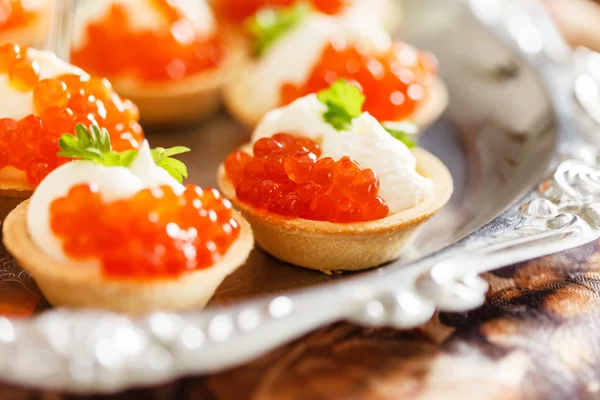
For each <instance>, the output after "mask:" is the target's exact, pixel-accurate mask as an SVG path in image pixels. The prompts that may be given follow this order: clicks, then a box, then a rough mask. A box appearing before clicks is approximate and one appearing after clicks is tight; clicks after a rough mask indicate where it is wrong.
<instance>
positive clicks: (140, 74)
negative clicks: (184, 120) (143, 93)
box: [71, 0, 226, 81]
mask: <svg viewBox="0 0 600 400" xmlns="http://www.w3.org/2000/svg"><path fill="white" fill-rule="evenodd" d="M147 1H149V2H150V3H151V4H152V5H153V6H154V7H155V8H156V9H157V10H159V11H160V12H161V14H162V15H163V16H164V18H165V22H166V24H165V26H161V27H156V28H155V29H153V30H142V31H139V30H135V29H133V28H132V23H131V21H130V19H129V15H128V14H127V10H126V9H125V7H124V6H123V5H120V4H113V5H112V6H111V8H110V10H109V12H108V14H107V15H106V17H105V18H104V19H102V20H101V21H98V22H95V23H91V24H90V25H88V26H87V41H86V43H85V45H84V46H83V47H81V48H79V49H75V50H73V51H72V53H71V60H72V61H73V63H74V64H76V65H78V66H80V67H82V68H84V69H86V70H87V71H90V72H92V73H94V74H98V75H104V76H109V77H115V76H119V77H123V76H126V77H133V78H135V79H139V80H143V81H165V80H178V79H182V78H185V77H187V76H190V75H193V74H196V73H199V72H202V71H205V70H207V69H211V68H215V67H217V66H218V65H219V64H220V63H221V61H223V59H224V58H225V56H226V49H225V46H224V45H223V43H222V41H221V39H220V37H219V35H218V34H214V35H210V36H203V35H201V34H199V33H198V32H197V30H196V28H195V26H194V25H193V24H192V22H190V21H189V20H188V19H186V18H185V16H184V15H183V13H182V12H181V11H180V10H179V9H178V8H175V7H173V6H171V5H170V4H169V1H168V0H147ZM107 54H110V57H107Z"/></svg>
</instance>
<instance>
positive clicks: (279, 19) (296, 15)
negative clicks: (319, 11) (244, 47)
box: [245, 2, 311, 56]
mask: <svg viewBox="0 0 600 400" xmlns="http://www.w3.org/2000/svg"><path fill="white" fill-rule="evenodd" d="M310 10H311V7H310V5H308V4H306V3H303V2H300V3H298V4H295V5H293V6H290V7H284V8H264V9H262V10H260V11H258V12H257V13H256V14H254V15H253V16H252V17H249V18H248V20H246V22H245V25H246V29H247V30H248V32H250V34H251V35H252V36H253V37H254V40H255V43H254V53H255V54H256V55H258V56H260V55H261V54H263V53H264V52H265V50H266V49H267V48H268V47H269V46H271V45H272V44H273V43H275V41H276V40H277V39H279V37H280V36H281V35H282V34H284V33H285V32H286V31H288V30H289V29H291V28H292V27H293V26H294V25H296V24H297V23H299V22H300V21H302V20H303V19H304V18H305V17H306V16H307V15H308V13H309V12H310Z"/></svg>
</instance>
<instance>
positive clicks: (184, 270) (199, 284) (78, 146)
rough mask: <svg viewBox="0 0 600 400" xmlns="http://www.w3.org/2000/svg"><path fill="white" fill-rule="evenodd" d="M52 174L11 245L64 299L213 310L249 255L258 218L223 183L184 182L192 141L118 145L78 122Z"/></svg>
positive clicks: (133, 308) (55, 298) (127, 307)
mask: <svg viewBox="0 0 600 400" xmlns="http://www.w3.org/2000/svg"><path fill="white" fill-rule="evenodd" d="M75 129H76V131H77V135H76V136H71V135H64V136H63V137H61V139H60V148H61V154H62V155H63V156H65V157H68V158H79V159H82V160H81V161H72V162H69V163H66V164H64V165H62V166H60V167H59V168H57V169H55V170H54V171H52V172H51V173H50V174H49V175H48V176H47V177H46V178H44V180H43V181H42V182H41V183H40V185H39V186H38V187H37V188H36V190H35V192H34V193H33V196H32V197H31V199H30V200H27V201H25V202H24V203H22V204H21V205H19V206H18V207H17V208H16V209H14V210H13V211H12V212H11V213H10V214H9V215H8V217H7V218H6V220H5V222H4V224H3V240H4V244H5V246H6V248H7V250H8V251H9V252H10V253H11V254H12V255H13V257H14V258H15V259H16V260H17V261H18V262H19V263H20V265H21V266H22V267H23V268H24V269H25V270H27V271H29V272H30V273H31V274H32V276H33V277H34V279H35V281H36V283H37V284H38V286H39V288H40V290H41V291H42V293H43V294H44V296H45V297H46V299H47V300H48V301H49V302H50V303H51V304H52V305H54V306H57V307H58V306H66V307H75V308H79V307H89V308H96V309H110V310H114V311H119V312H127V313H144V312H150V311H155V310H184V309H192V308H200V307H203V306H204V305H205V304H206V303H207V301H208V300H209V299H210V297H211V296H212V295H213V293H214V291H215V290H216V289H217V287H218V286H219V285H220V283H221V282H222V281H223V279H225V277H226V276H227V275H229V274H230V273H231V272H233V271H234V270H235V269H236V268H238V267H239V266H240V265H241V264H243V263H244V261H245V260H246V258H247V256H248V254H249V252H250V250H251V248H252V245H253V240H252V233H251V230H250V227H249V225H248V223H247V222H246V221H245V220H244V219H243V218H242V217H241V216H240V215H239V214H238V213H237V212H235V211H234V210H232V208H231V203H229V201H227V200H226V199H224V198H222V197H221V196H220V194H219V192H218V191H217V190H215V189H202V188H200V187H198V186H194V185H187V186H183V185H182V184H181V181H182V179H183V177H184V176H187V172H186V169H185V165H184V164H183V163H182V162H181V161H178V160H176V159H173V158H171V157H170V156H172V155H176V154H179V153H182V152H185V151H187V150H188V149H186V148H182V147H174V148H171V149H161V148H158V149H154V150H150V148H149V146H148V143H147V142H143V144H142V146H141V148H140V150H139V151H138V150H128V151H125V152H116V151H113V150H111V147H110V140H109V136H108V134H107V133H106V131H105V130H102V131H101V130H100V129H99V128H97V126H91V128H90V130H87V129H86V128H85V127H84V126H83V125H77V127H76V128H75Z"/></svg>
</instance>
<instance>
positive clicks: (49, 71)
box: [0, 49, 87, 120]
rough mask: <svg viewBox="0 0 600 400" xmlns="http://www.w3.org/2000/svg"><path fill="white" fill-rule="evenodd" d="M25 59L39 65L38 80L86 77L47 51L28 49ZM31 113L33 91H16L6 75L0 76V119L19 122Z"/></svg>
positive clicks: (32, 109) (82, 72)
mask: <svg viewBox="0 0 600 400" xmlns="http://www.w3.org/2000/svg"><path fill="white" fill-rule="evenodd" d="M27 58H28V59H31V60H35V61H36V62H37V63H38V64H39V66H40V80H42V79H47V78H55V77H57V76H60V75H64V74H76V75H81V76H86V75H87V74H86V73H85V72H84V71H83V70H81V69H79V68H77V67H75V66H73V65H71V64H67V63H66V62H64V61H62V60H61V59H59V58H58V57H57V56H56V55H55V54H54V53H52V52H49V51H40V50H34V49H28V50H27ZM33 113H34V104H33V90H29V91H21V90H18V89H16V88H15V87H14V86H13V85H11V83H10V79H9V77H8V74H0V118H13V119H16V120H20V119H22V118H24V117H26V116H28V115H31V114H33Z"/></svg>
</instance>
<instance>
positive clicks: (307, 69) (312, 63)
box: [225, 3, 448, 128]
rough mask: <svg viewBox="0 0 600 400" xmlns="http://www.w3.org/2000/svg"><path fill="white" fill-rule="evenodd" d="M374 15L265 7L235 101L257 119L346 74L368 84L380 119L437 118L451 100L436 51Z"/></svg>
mask: <svg viewBox="0 0 600 400" xmlns="http://www.w3.org/2000/svg"><path fill="white" fill-rule="evenodd" d="M369 21H370V20H369V19H367V18H361V15H360V14H359V15H354V14H352V15H350V16H347V17H345V18H335V17H331V16H328V15H323V14H319V13H315V12H313V11H311V10H310V9H309V8H308V7H307V6H306V5H305V4H304V3H301V4H299V5H295V6H291V7H288V8H284V9H279V10H278V11H271V12H270V14H269V18H267V16H263V15H260V13H259V14H257V15H256V16H255V17H254V19H253V20H251V21H250V22H249V23H248V26H249V29H250V31H252V32H253V38H254V46H255V49H254V50H255V57H254V58H253V59H252V61H251V62H248V63H246V64H244V65H243V66H242V68H241V70H240V72H239V73H238V74H236V76H235V79H233V80H231V82H230V83H229V85H228V86H227V88H226V91H225V102H226V106H227V108H228V109H229V110H230V112H231V113H232V114H233V115H234V116H235V117H236V118H238V119H239V120H240V121H242V122H243V123H244V124H245V125H247V126H249V127H254V126H255V125H256V124H257V123H258V121H260V119H261V118H262V117H263V116H264V115H265V114H266V113H267V112H268V111H270V110H272V109H274V108H276V107H278V106H281V105H285V104H289V103H290V102H291V101H293V100H295V99H297V98H299V97H302V96H304V95H306V94H309V93H314V92H316V91H318V90H321V89H324V88H326V87H328V86H329V85H330V84H332V83H333V82H335V81H336V80H337V79H340V78H345V79H347V80H348V81H350V82H352V83H354V84H355V85H357V86H358V87H360V88H361V89H362V91H363V92H364V93H365V95H366V96H367V101H366V103H365V110H366V111H368V112H369V113H371V114H372V115H373V116H374V117H376V118H377V119H379V120H380V121H386V122H399V121H404V120H411V121H413V122H415V123H416V124H417V125H418V126H419V127H421V128H422V127H425V126H427V125H429V124H430V123H432V122H433V121H434V120H435V119H437V118H438V117H439V116H440V114H441V113H442V112H443V111H444V110H445V108H446V105H447V102H448V93H447V90H446V87H445V85H444V83H443V82H442V81H441V80H440V79H439V78H438V77H437V61H436V59H435V57H433V55H431V54H429V53H427V52H425V51H419V50H418V49H416V48H414V47H412V46H410V45H408V44H405V43H401V42H394V41H392V39H391V38H390V36H389V34H388V33H387V32H386V31H385V30H384V29H383V28H382V27H381V25H380V24H373V23H370V22H369Z"/></svg>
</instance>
